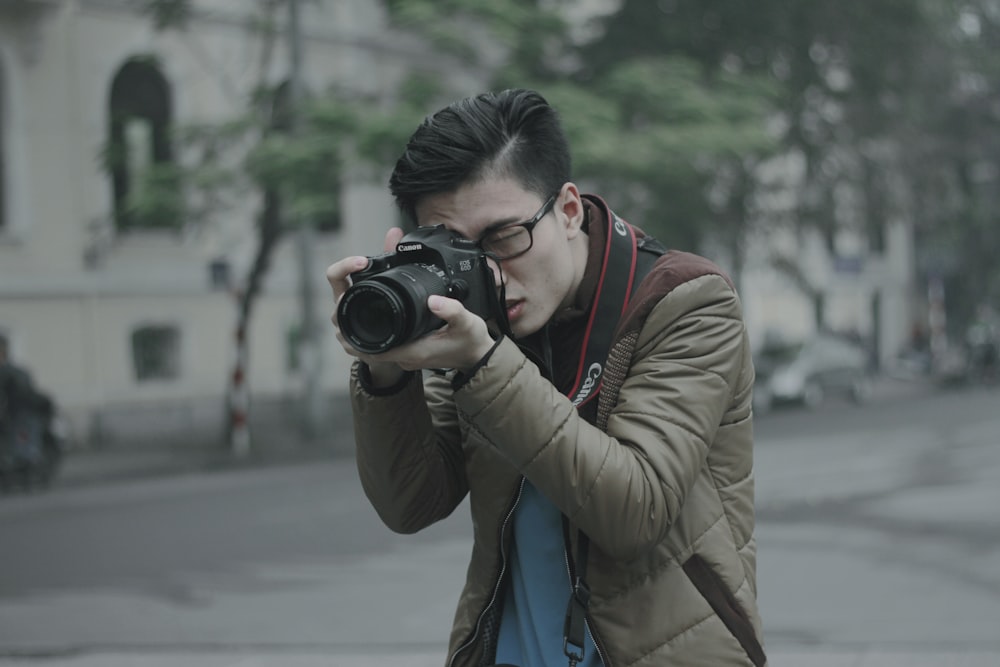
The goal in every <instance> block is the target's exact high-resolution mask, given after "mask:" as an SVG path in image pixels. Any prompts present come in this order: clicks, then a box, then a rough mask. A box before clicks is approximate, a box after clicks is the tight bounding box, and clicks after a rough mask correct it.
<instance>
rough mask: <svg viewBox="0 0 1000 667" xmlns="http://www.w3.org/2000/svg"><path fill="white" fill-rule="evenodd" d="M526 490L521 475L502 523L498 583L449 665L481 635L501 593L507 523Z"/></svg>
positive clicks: (505, 562) (505, 569)
mask: <svg viewBox="0 0 1000 667" xmlns="http://www.w3.org/2000/svg"><path fill="white" fill-rule="evenodd" d="M523 491H524V476H523V475H522V476H521V481H520V482H518V485H517V492H516V493H515V494H514V502H513V503H511V506H510V509H509V510H507V516H505V517H504V519H503V522H502V523H501V524H500V572H499V573H498V574H497V577H496V583H495V584H493V595H492V596H491V597H490V601H489V602H487V603H486V606H485V607H483V610H482V611H481V612H480V613H479V618H478V619H476V628H475V630H473V632H472V636H471V637H469V639H468V641H466V642H465V643H464V644H462V645H461V646H459V647H458V648H457V649H455V653H453V654H452V656H451V660H449V661H448V665H449V667H452V666H453V665H454V664H455V660H457V659H458V656H459V654H461V653H462V651H464V650H466V649H467V648H469V647H470V646H472V645H473V644H474V643H475V641H476V638H477V637H478V636H479V630H480V627H481V626H482V624H483V619H484V618H486V614H488V613H489V611H490V609H491V608H492V607H493V605H495V604H496V601H497V597H498V596H499V595H500V584H501V582H503V576H504V574H505V573H506V572H507V550H506V549H504V540H505V539H506V538H505V536H506V534H507V525H508V524H509V523H510V520H511V517H513V516H514V510H515V509H517V505H518V503H520V502H521V493H522V492H523Z"/></svg>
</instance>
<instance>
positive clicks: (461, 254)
mask: <svg viewBox="0 0 1000 667" xmlns="http://www.w3.org/2000/svg"><path fill="white" fill-rule="evenodd" d="M351 279H352V285H351V287H349V288H348V289H347V291H346V292H344V296H343V297H342V298H341V300H340V303H339V304H338V305H337V323H338V324H339V326H340V330H341V332H342V333H343V335H344V337H345V338H346V339H347V341H348V342H349V343H350V344H351V345H352V346H353V347H355V348H356V349H358V350H360V351H361V352H365V353H369V354H377V353H379V352H385V351H386V350H389V349H392V348H394V347H396V346H399V345H402V344H404V343H408V342H410V341H412V340H415V339H417V338H419V337H421V336H423V335H425V334H427V333H429V332H431V331H433V330H435V329H437V328H439V327H441V326H442V325H443V324H444V321H443V320H441V319H439V318H437V317H435V316H434V315H433V314H431V312H430V310H428V308H427V299H428V297H430V296H432V295H435V294H437V295H440V296H445V297H449V298H452V299H457V300H459V301H461V302H462V304H463V305H464V306H465V307H466V309H467V310H469V311H470V312H472V313H474V314H476V315H479V316H480V317H482V318H483V319H490V318H493V317H495V316H496V315H497V314H498V312H499V300H498V298H497V290H496V284H495V281H494V279H493V271H492V270H491V269H490V267H489V265H488V264H487V262H486V255H485V254H483V251H482V250H480V248H479V247H478V246H477V245H476V244H475V242H473V241H470V240H468V239H465V238H462V237H461V236H459V235H458V234H456V233H454V232H452V231H449V230H448V229H446V228H445V226H444V225H437V226H434V227H419V228H417V229H416V230H415V231H413V232H411V233H409V234H407V235H406V236H404V237H403V238H402V239H401V240H400V241H399V243H398V244H397V245H396V251H395V252H391V253H387V254H384V255H378V256H375V257H369V258H368V266H367V267H365V268H364V269H362V270H361V271H358V272H356V273H353V274H352V275H351Z"/></svg>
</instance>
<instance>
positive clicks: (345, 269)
mask: <svg viewBox="0 0 1000 667" xmlns="http://www.w3.org/2000/svg"><path fill="white" fill-rule="evenodd" d="M368 261H369V260H368V258H367V257H345V258H344V259H342V260H340V261H339V262H334V263H333V264H331V265H330V266H328V267H327V269H326V280H327V282H329V283H330V287H331V288H333V298H334V299H336V300H339V299H340V296H341V295H342V294H343V293H344V292H346V291H347V288H348V287H350V286H351V282H350V280H349V276H350V275H351V274H352V273H356V272H358V271H360V270H361V269H363V268H365V267H366V266H368Z"/></svg>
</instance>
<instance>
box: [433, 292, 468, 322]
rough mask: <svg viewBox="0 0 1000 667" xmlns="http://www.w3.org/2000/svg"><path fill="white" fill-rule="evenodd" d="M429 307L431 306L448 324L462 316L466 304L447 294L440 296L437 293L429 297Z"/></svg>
mask: <svg viewBox="0 0 1000 667" xmlns="http://www.w3.org/2000/svg"><path fill="white" fill-rule="evenodd" d="M427 308H429V309H430V311H431V312H432V313H434V315H435V316H437V317H439V318H440V319H442V320H444V321H445V322H447V323H448V324H451V323H452V322H454V321H455V320H457V319H459V318H461V316H462V314H463V313H464V312H465V306H463V305H462V302H461V301H458V300H456V299H449V298H448V297H446V296H439V295H436V294H435V295H433V296H430V297H428V299H427Z"/></svg>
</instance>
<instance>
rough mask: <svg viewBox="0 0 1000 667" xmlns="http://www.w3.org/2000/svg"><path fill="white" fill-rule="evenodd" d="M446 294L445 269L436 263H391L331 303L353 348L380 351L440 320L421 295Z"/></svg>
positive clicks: (434, 326) (399, 342)
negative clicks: (336, 302)
mask: <svg viewBox="0 0 1000 667" xmlns="http://www.w3.org/2000/svg"><path fill="white" fill-rule="evenodd" d="M447 292H448V283H447V279H446V276H445V273H444V272H443V271H442V270H441V269H439V268H438V267H436V266H433V265H431V264H405V265H402V266H397V267H393V268H391V269H388V270H386V271H383V272H382V273H379V274H377V275H374V276H371V277H370V278H365V279H364V280H361V281H359V282H357V283H355V284H354V285H352V286H351V287H350V288H349V289H348V290H347V291H346V292H345V293H344V296H343V298H342V299H341V300H340V304H339V305H338V306H337V323H338V325H339V326H340V330H341V332H342V333H343V334H344V337H345V338H347V340H348V342H349V343H350V344H351V345H352V346H354V347H355V348H356V349H358V350H359V351H361V352H365V353H367V354H377V353H379V352H385V351H386V350H389V349H392V348H394V347H396V346H398V345H402V344H403V343H407V342H409V341H411V340H414V339H416V338H419V337H420V336H423V335H424V334H426V333H428V332H429V331H433V330H434V329H437V328H438V327H440V326H441V325H442V324H444V322H443V321H442V320H440V319H438V318H437V317H435V316H434V315H432V314H431V312H430V310H428V309H427V299H428V297H430V296H431V295H434V294H438V295H442V296H444V295H446V294H447Z"/></svg>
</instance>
